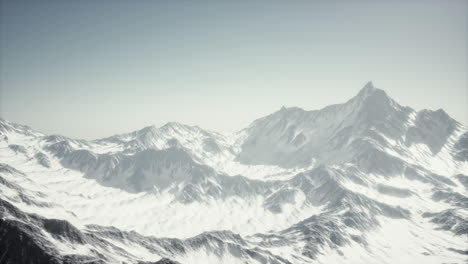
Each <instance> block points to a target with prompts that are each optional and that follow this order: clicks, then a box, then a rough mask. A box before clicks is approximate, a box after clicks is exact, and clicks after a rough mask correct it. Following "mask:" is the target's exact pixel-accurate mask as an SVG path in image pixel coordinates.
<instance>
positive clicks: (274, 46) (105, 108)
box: [0, 0, 468, 139]
mask: <svg viewBox="0 0 468 264" xmlns="http://www.w3.org/2000/svg"><path fill="white" fill-rule="evenodd" d="M0 12H1V13H0V14H1V18H0V22H1V25H0V37H1V38H0V86H1V88H0V117H2V118H5V119H7V120H10V121H13V122H17V123H22V124H26V125H29V126H31V127H32V128H34V129H37V130H39V131H42V132H44V133H48V134H62V135H66V136H70V137H74V138H84V139H94V138H101V137H105V136H110V135H114V134H118V133H124V132H130V131H133V130H136V129H139V128H142V127H145V126H148V125H157V126H159V125H163V124H165V123H167V122H170V121H174V122H180V123H184V124H189V125H198V126H200V127H202V128H206V129H209V130H214V131H235V130H238V129H241V128H243V127H245V126H247V125H248V124H249V123H250V122H251V121H253V120H254V119H256V118H259V117H262V116H264V115H268V114H270V113H272V112H274V111H277V110H279V109H280V108H281V106H283V105H284V106H287V107H292V106H297V107H301V108H303V109H305V110H314V109H320V108H323V107H325V106H327V105H330V104H337V103H343V102H345V101H347V100H349V99H350V98H351V97H353V96H354V95H356V94H357V93H358V91H359V90H360V89H361V88H362V87H363V86H364V85H365V84H366V83H367V82H368V81H372V82H373V83H374V85H375V86H376V87H377V88H379V89H382V90H385V91H386V92H387V93H388V94H389V96H390V97H392V98H393V99H395V100H396V101H397V102H398V103H400V104H401V105H404V106H410V107H412V108H415V109H416V110H421V109H433V110H436V109H439V108H442V109H444V110H445V111H446V112H447V113H448V114H449V115H450V116H452V117H453V118H455V119H456V120H457V121H459V122H461V123H463V124H465V125H467V124H468V104H467V102H468V76H467V72H468V51H467V47H468V2H467V1H450V2H447V1H410V2H403V1H402V2H400V1H397V2H383V1H376V2H369V1H354V2H352V3H349V2H342V1H329V2H306V1H298V2H294V3H289V4H285V3H281V2H276V1H274V2H267V1H257V2H254V3H253V2H244V1H241V2H225V1H221V2H214V1H203V2H198V3H197V4H195V3H192V2H184V1H182V2H150V1H142V2H125V1H112V2H111V1H99V2H94V1H78V2H76V1H75V2H65V1H41V2H37V1H5V0H1V11H0Z"/></svg>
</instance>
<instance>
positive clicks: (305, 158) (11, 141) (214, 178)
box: [0, 83, 468, 263]
mask: <svg viewBox="0 0 468 264" xmlns="http://www.w3.org/2000/svg"><path fill="white" fill-rule="evenodd" d="M467 135H468V130H467V129H466V127H464V126H463V125H462V124H460V123H458V122H457V121H455V120H453V119H452V118H451V117H449V116H448V115H447V114H446V113H445V112H444V111H443V110H437V111H431V110H421V111H415V110H413V109H411V108H409V107H403V106H401V105H399V104H398V103H397V102H395V101H394V100H393V99H391V98H390V97H389V96H388V95H387V94H386V93H385V92H384V91H382V90H380V89H377V88H375V87H374V86H373V84H372V83H368V84H367V85H366V86H365V87H364V88H363V89H361V91H360V92H359V93H358V94H357V95H356V96H355V97H353V98H352V99H350V100H349V101H348V102H345V103H343V104H338V105H332V106H328V107H326V108H324V109H321V110H315V111H305V110H302V109H300V108H282V109H281V110H280V111H278V112H275V113H273V114H271V115H269V116H266V117H263V118H260V119H258V120H255V121H254V122H253V123H252V124H251V125H250V126H249V127H247V128H245V129H243V130H241V131H240V132H238V133H234V134H232V135H223V134H219V133H216V132H211V131H207V130H203V129H201V128H199V127H196V126H187V125H183V124H178V123H168V124H166V125H164V126H162V127H159V128H158V127H154V126H150V127H146V128H143V129H141V130H137V131H134V132H131V133H127V134H122V135H116V136H111V137H108V138H104V139H98V140H91V141H87V140H76V139H71V138H67V137H64V136H59V135H45V134H43V133H40V132H37V131H34V130H33V129H31V128H29V127H27V126H23V125H19V124H15V123H12V122H8V121H6V120H3V119H1V120H0V216H1V221H2V222H1V225H0V246H1V248H2V249H5V250H4V252H3V254H0V262H1V263H3V262H5V263H16V262H21V261H20V260H23V263H44V262H47V263H84V262H86V263H102V262H105V263H119V262H121V261H125V262H129V263H140V262H141V263H144V262H149V261H157V260H159V259H163V260H161V262H160V263H164V261H166V262H170V261H178V262H180V263H343V262H346V263H442V262H450V263H464V262H465V261H466V260H467V253H468V252H467V250H466V249H467V248H468V221H467V220H466V219H467V218H468V176H467V175H468V156H467V153H468V140H467V139H468V136H467ZM57 219H60V220H57ZM165 237H172V238H165ZM22 239H23V240H22ZM24 239H25V240H24ZM21 241H28V242H27V246H26V244H25V245H24V246H19V245H20V244H21ZM165 258H167V259H165ZM168 259H171V260H168Z"/></svg>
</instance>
